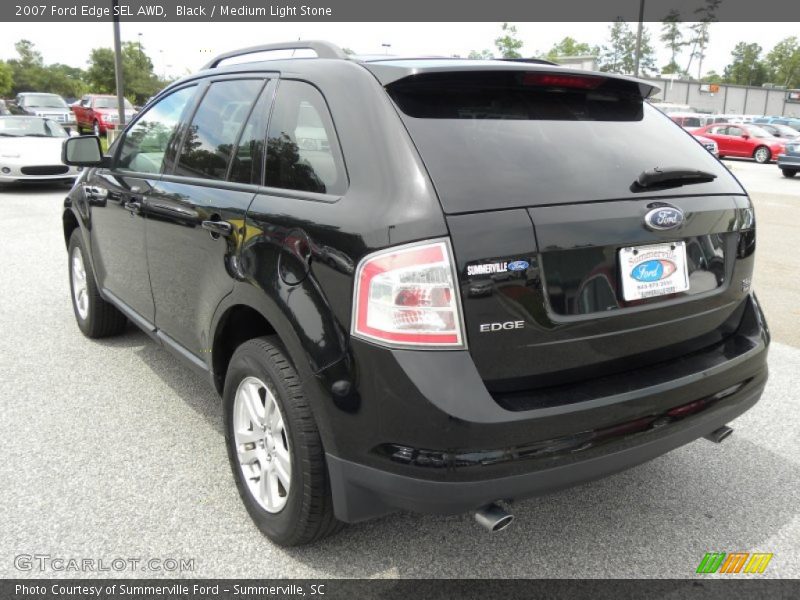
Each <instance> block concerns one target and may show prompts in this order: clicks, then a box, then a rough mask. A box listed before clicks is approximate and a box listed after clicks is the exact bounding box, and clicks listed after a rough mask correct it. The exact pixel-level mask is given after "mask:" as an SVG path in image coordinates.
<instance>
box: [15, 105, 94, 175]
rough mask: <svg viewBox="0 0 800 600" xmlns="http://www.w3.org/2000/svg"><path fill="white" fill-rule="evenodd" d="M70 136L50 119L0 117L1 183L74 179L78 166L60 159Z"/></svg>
mask: <svg viewBox="0 0 800 600" xmlns="http://www.w3.org/2000/svg"><path fill="white" fill-rule="evenodd" d="M67 137H69V134H68V133H67V132H66V130H65V129H64V128H63V127H61V125H59V124H58V123H56V122H55V121H53V120H51V119H44V118H42V117H30V116H2V117H0V185H2V184H5V183H14V182H22V181H53V180H54V181H63V182H72V181H74V180H75V178H76V177H77V176H78V173H79V169H78V168H77V167H68V166H66V165H65V164H64V163H62V162H61V145H62V143H63V142H64V139H65V138H67Z"/></svg>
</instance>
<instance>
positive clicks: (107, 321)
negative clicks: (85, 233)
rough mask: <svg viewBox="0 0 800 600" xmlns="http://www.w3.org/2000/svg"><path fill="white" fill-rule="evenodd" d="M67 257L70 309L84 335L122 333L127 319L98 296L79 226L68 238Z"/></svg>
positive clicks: (98, 336) (92, 336)
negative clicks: (70, 298)
mask: <svg viewBox="0 0 800 600" xmlns="http://www.w3.org/2000/svg"><path fill="white" fill-rule="evenodd" d="M68 256H69V288H70V296H71V297H72V309H73V311H74V313H75V320H76V321H77V322H78V327H79V328H80V330H81V331H82V332H83V335H85V336H86V337H88V338H102V337H109V336H112V335H117V334H119V333H122V332H123V331H124V330H125V325H126V324H127V322H128V321H127V319H126V318H125V315H123V314H122V313H121V312H119V310H117V307H115V306H114V305H113V304H110V303H108V302H106V301H105V300H103V298H102V296H100V292H99V290H98V289H97V282H96V281H95V280H94V274H93V273H92V269H91V265H90V264H89V262H88V260H87V257H88V253H87V252H86V250H85V248H84V247H83V238H82V237H81V230H80V229H75V231H73V232H72V235H71V236H70V238H69V253H68Z"/></svg>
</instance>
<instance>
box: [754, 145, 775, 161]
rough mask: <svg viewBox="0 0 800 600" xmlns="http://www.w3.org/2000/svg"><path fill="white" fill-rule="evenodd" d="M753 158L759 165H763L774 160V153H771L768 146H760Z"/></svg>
mask: <svg viewBox="0 0 800 600" xmlns="http://www.w3.org/2000/svg"><path fill="white" fill-rule="evenodd" d="M753 158H754V159H755V160H756V162H757V163H759V164H762V165H763V164H765V163H768V162H769V161H770V159H771V158H772V152H770V150H769V148H767V147H766V146H759V147H758V148H756V149H755V151H754V152H753Z"/></svg>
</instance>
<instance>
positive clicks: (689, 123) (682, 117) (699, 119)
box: [669, 112, 707, 129]
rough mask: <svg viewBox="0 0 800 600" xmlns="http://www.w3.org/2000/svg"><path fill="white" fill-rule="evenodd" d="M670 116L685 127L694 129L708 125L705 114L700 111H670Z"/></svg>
mask: <svg viewBox="0 0 800 600" xmlns="http://www.w3.org/2000/svg"><path fill="white" fill-rule="evenodd" d="M669 118H670V119H672V120H673V121H675V122H676V123H677V124H678V125H680V126H681V127H685V128H686V129H693V128H697V127H703V126H704V125H707V122H706V120H705V115H701V114H698V113H683V112H674V113H669Z"/></svg>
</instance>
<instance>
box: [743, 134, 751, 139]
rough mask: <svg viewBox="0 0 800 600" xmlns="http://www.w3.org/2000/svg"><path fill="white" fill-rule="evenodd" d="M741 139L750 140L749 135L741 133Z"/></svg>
mask: <svg viewBox="0 0 800 600" xmlns="http://www.w3.org/2000/svg"><path fill="white" fill-rule="evenodd" d="M742 139H743V140H749V139H750V134H749V133H743V134H742Z"/></svg>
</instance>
